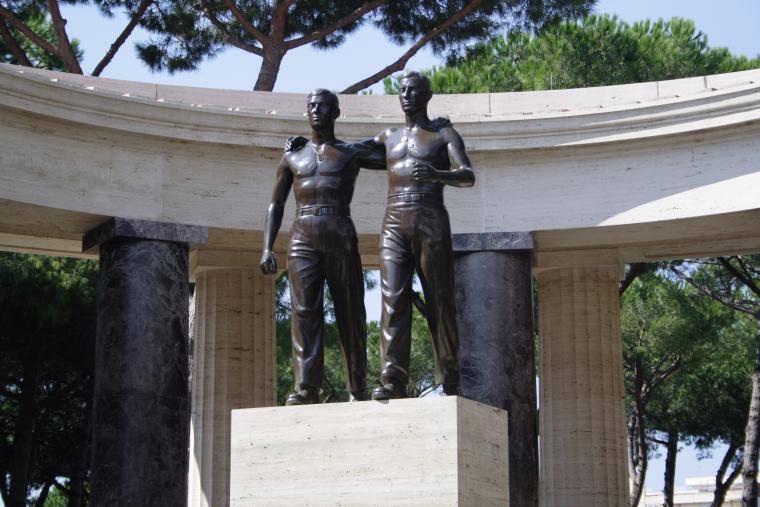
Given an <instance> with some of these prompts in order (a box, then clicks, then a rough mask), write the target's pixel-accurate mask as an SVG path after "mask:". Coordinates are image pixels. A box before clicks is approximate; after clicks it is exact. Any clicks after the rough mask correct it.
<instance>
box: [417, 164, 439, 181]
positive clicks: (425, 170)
mask: <svg viewBox="0 0 760 507" xmlns="http://www.w3.org/2000/svg"><path fill="white" fill-rule="evenodd" d="M437 173H438V171H436V170H435V168H434V167H433V166H431V165H430V164H426V163H424V162H415V163H414V168H413V169H412V175H413V176H414V179H415V180H417V181H422V182H430V183H435V182H437V181H438V175H437Z"/></svg>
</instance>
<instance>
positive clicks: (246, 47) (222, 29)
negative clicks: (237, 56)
mask: <svg viewBox="0 0 760 507" xmlns="http://www.w3.org/2000/svg"><path fill="white" fill-rule="evenodd" d="M201 6H202V7H203V12H204V13H205V14H206V18H208V20H209V21H211V24H213V25H214V27H216V29H217V30H219V33H221V34H222V38H223V39H224V40H226V41H227V42H229V43H230V44H232V45H233V46H235V47H236V48H240V49H242V50H243V51H247V52H248V53H253V54H254V55H258V56H264V52H263V51H262V50H261V48H258V47H256V46H254V45H252V44H248V43H246V42H243V41H242V40H240V39H238V38H237V37H235V36H234V35H232V34H231V33H230V32H228V31H227V26H226V25H225V24H224V23H222V22H221V21H219V18H217V17H216V16H215V15H214V14H213V13H212V12H211V8H210V7H209V6H208V4H207V3H206V1H205V0H201Z"/></svg>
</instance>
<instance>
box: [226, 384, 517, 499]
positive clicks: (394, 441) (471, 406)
mask: <svg viewBox="0 0 760 507" xmlns="http://www.w3.org/2000/svg"><path fill="white" fill-rule="evenodd" d="M507 456H508V448H507V412H505V411H503V410H500V409H497V408H493V407H489V406H486V405H483V404H480V403H477V402H474V401H470V400H467V399H464V398H459V397H455V396H451V397H428V398H416V399H405V400H393V401H390V402H387V403H380V402H375V401H366V402H356V403H331V404H325V405H311V406H302V407H277V408H260V409H246V410H234V411H233V412H232V471H231V474H230V477H231V485H230V505H232V506H233V507H248V506H287V507H293V506H296V505H298V506H337V505H340V506H377V505H392V506H431V507H432V506H436V507H442V506H472V507H490V506H494V507H496V506H499V507H504V506H506V505H508V504H509V495H508V492H509V487H508V482H509V479H508V477H509V471H508V464H507V461H508V460H507Z"/></svg>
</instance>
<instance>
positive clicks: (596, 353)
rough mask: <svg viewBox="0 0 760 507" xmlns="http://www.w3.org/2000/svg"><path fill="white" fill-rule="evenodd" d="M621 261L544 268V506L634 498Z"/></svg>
mask: <svg viewBox="0 0 760 507" xmlns="http://www.w3.org/2000/svg"><path fill="white" fill-rule="evenodd" d="M619 275H620V270H619V269H617V268H616V267H599V268H564V269H552V270H549V271H542V272H540V273H538V275H537V279H538V304H539V312H538V313H539V325H540V336H541V345H540V350H541V359H540V363H541V376H540V380H541V381H540V403H539V406H540V407H541V415H540V423H539V434H540V435H541V456H540V463H541V465H540V477H541V480H540V502H539V503H540V505H542V506H544V507H551V506H569V507H576V506H577V507H593V506H599V507H615V506H624V505H628V468H627V458H626V439H625V435H626V430H625V405H624V392H623V354H622V341H621V337H620V303H619V297H618V280H619Z"/></svg>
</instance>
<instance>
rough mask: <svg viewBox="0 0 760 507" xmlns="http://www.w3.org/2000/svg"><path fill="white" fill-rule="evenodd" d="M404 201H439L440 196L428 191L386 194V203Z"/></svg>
mask: <svg viewBox="0 0 760 507" xmlns="http://www.w3.org/2000/svg"><path fill="white" fill-rule="evenodd" d="M404 202H436V203H440V202H441V196H440V195H438V194H433V193H430V192H406V193H403V194H393V195H389V196H388V204H398V203H404Z"/></svg>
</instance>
